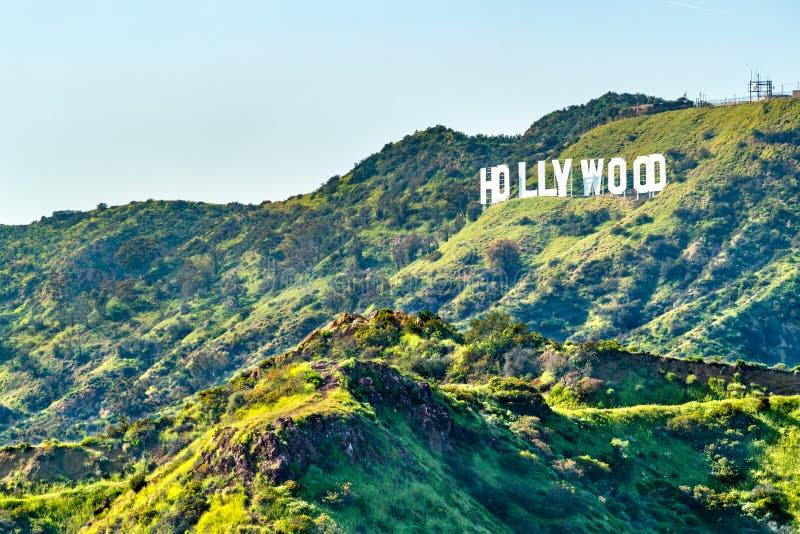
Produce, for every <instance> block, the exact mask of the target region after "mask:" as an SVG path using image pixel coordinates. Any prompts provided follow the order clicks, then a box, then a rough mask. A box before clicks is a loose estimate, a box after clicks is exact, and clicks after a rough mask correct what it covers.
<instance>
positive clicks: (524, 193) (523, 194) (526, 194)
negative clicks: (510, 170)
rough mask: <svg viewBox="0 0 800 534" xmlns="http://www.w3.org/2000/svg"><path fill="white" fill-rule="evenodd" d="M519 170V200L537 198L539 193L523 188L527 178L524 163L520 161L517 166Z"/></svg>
mask: <svg viewBox="0 0 800 534" xmlns="http://www.w3.org/2000/svg"><path fill="white" fill-rule="evenodd" d="M517 169H519V171H518V172H519V198H530V197H535V196H538V194H539V192H538V191H536V189H527V188H526V187H525V180H526V178H527V171H526V170H525V162H524V161H520V162H519V164H518V165H517Z"/></svg>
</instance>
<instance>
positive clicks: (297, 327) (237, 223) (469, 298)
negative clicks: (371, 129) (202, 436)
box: [0, 93, 800, 443]
mask: <svg viewBox="0 0 800 534" xmlns="http://www.w3.org/2000/svg"><path fill="white" fill-rule="evenodd" d="M650 104H652V106H651V107H647V105H650ZM640 105H645V107H638V108H634V107H633V106H640ZM688 105H689V103H687V102H685V101H676V102H667V101H662V100H659V99H652V98H649V97H644V96H643V95H615V94H611V93H610V94H608V95H604V96H603V97H601V98H600V99H597V100H594V101H591V102H589V103H587V104H585V105H583V106H573V107H571V108H567V109H565V110H561V111H558V112H555V113H553V114H550V115H548V116H546V117H544V118H543V119H541V120H540V121H537V122H536V123H535V124H534V125H532V127H531V128H530V129H529V130H528V132H526V133H525V134H524V135H522V136H519V137H487V136H474V137H470V136H466V135H463V134H460V133H458V132H454V131H452V130H449V129H447V128H444V127H435V128H431V129H428V130H425V131H421V132H417V133H415V134H413V135H409V136H407V137H405V138H404V139H402V140H400V141H398V142H396V143H391V144H388V145H386V146H385V147H384V148H383V149H382V150H381V151H380V152H379V153H377V154H374V155H371V156H369V157H368V158H366V159H365V160H363V161H362V162H360V163H359V164H357V165H356V166H355V167H354V169H353V170H352V171H351V172H350V173H348V174H347V175H345V176H342V177H333V178H331V179H330V180H328V181H327V182H326V183H325V184H324V185H322V186H321V187H320V188H319V189H318V190H317V191H315V192H313V193H311V194H307V195H301V196H297V197H293V198H291V199H288V200H287V201H284V202H274V203H264V204H261V205H259V206H242V205H237V204H231V205H226V206H218V205H207V204H197V203H188V202H158V201H148V202H137V203H131V204H129V205H126V206H119V207H112V208H106V207H105V206H100V207H98V209H97V210H94V211H91V212H87V213H72V212H64V213H57V214H54V215H53V216H52V217H47V218H43V219H42V220H41V221H39V222H36V223H34V224H31V225H27V226H19V227H7V226H0V443H22V442H26V441H27V442H34V443H35V442H38V441H40V440H42V439H50V438H59V439H73V440H79V439H81V438H82V437H84V436H85V435H88V434H91V433H93V432H99V431H103V430H104V429H105V427H106V425H108V424H109V423H111V424H119V423H121V422H125V421H130V420H134V419H139V418H141V417H145V416H147V415H150V414H154V413H157V412H159V411H160V410H164V409H168V408H169V407H171V406H174V405H175V404H176V403H178V402H180V401H181V400H182V399H184V398H185V397H186V396H187V395H191V394H193V393H195V392H197V391H199V390H201V389H203V388H206V387H210V386H213V385H216V384H219V383H222V382H223V381H224V380H226V379H228V378H229V377H230V376H232V375H233V373H235V372H236V371H237V370H239V369H241V368H243V367H246V366H248V365H252V364H255V363H256V362H258V361H260V360H261V359H263V358H264V357H268V356H270V355H275V354H279V353H281V352H282V351H284V350H287V349H288V348H290V347H292V346H293V345H294V344H295V343H297V342H299V341H300V340H301V339H303V337H304V336H306V335H307V334H308V333H309V332H311V331H312V330H313V329H314V328H316V327H318V326H320V325H322V324H324V323H325V322H326V321H327V320H328V318H329V317H330V316H332V315H335V314H337V313H339V312H341V311H344V310H347V311H354V312H371V311H374V310H375V309H378V308H381V307H394V308H398V309H405V310H408V311H411V312H419V311H422V310H426V309H428V310H432V311H434V312H436V313H438V314H440V315H441V316H442V317H444V318H446V319H447V320H449V321H452V322H454V323H456V324H458V325H459V326H465V325H466V323H467V322H468V321H469V319H471V318H473V317H476V316H480V315H482V314H484V313H486V312H487V311H489V310H497V311H506V312H509V313H510V314H511V315H512V316H513V317H514V318H515V319H517V320H521V321H524V322H525V323H526V324H528V325H529V326H530V327H531V328H532V329H533V330H536V331H541V332H543V333H544V334H545V335H547V336H548V337H552V338H555V339H558V340H560V341H564V340H567V339H572V340H575V341H584V340H590V339H597V338H606V339H617V340H618V341H620V342H621V343H623V344H636V345H637V346H638V347H640V348H642V349H649V350H652V351H654V352H659V353H666V354H670V355H678V356H695V357H696V356H706V357H718V358H723V359H727V360H730V361H734V360H736V359H745V360H752V361H761V362H765V363H768V364H770V365H772V364H777V363H783V364H785V365H787V366H789V367H793V366H794V365H797V364H798V363H800V359H799V358H798V356H797V354H798V352H797V348H798V337H797V336H798V334H797V328H798V317H797V309H798V306H796V298H797V297H796V295H797V294H798V293H797V290H796V287H797V286H796V272H797V271H796V268H795V258H796V254H797V244H798V243H797V235H798V220H800V219H798V217H797V207H796V204H795V202H796V198H797V194H796V189H797V161H798V160H797V156H798V154H797V149H798V144H797V135H798V134H797V132H798V121H800V101H798V100H787V101H774V102H769V103H759V104H752V105H743V106H737V107H731V108H717V109H711V108H701V109H682V110H676V111H667V112H662V111H663V110H665V109H673V108H683V107H687V106H688ZM639 113H644V115H641V116H638V115H637V114H639ZM598 124H601V126H597V125H598ZM591 128H594V129H591ZM590 129H591V130H590ZM565 147H566V148H565ZM656 151H662V152H665V153H666V154H667V157H668V161H669V166H670V167H669V169H670V176H669V178H670V185H669V186H668V188H667V190H665V191H664V192H663V193H662V194H660V195H659V196H658V197H656V198H654V199H652V200H648V201H646V202H632V201H631V200H630V199H612V198H609V197H604V198H598V199H582V198H574V199H570V200H568V201H564V200H563V199H528V200H525V201H519V200H512V201H510V202H508V203H506V204H503V205H499V206H493V207H491V208H490V209H488V210H487V211H486V212H485V213H483V212H482V210H481V207H480V206H479V204H478V203H477V199H478V190H477V176H478V169H479V168H480V167H483V166H487V165H493V164H498V163H501V162H508V163H511V164H513V163H514V162H515V161H517V160H519V159H525V160H528V161H529V162H530V158H536V157H551V156H552V157H554V156H557V155H559V153H561V156H562V157H566V156H574V157H576V158H581V157H593V156H594V157H596V156H601V155H612V154H613V155H617V154H619V155H623V156H626V157H630V156H633V155H638V154H640V153H650V152H656ZM531 163H532V162H531ZM532 167H533V165H529V168H532ZM503 240H508V241H503Z"/></svg>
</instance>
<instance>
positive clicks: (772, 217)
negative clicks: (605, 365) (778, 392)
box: [397, 99, 800, 366]
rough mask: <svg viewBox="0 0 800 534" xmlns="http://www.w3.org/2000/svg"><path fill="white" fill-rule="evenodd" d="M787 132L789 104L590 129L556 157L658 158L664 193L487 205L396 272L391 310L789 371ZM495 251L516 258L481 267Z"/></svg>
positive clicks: (794, 170) (794, 203)
mask: <svg viewBox="0 0 800 534" xmlns="http://www.w3.org/2000/svg"><path fill="white" fill-rule="evenodd" d="M798 132H800V100H798V99H791V100H786V101H772V102H769V103H757V104H749V105H741V106H734V107H727V108H699V109H690V110H683V111H677V112H669V113H662V114H657V115H653V116H647V117H640V118H633V119H627V120H621V121H617V122H613V123H610V124H607V125H605V126H601V127H599V128H596V129H594V130H592V131H590V132H588V133H586V134H585V135H583V136H582V137H581V139H580V140H579V141H578V142H576V143H574V144H572V145H570V147H569V148H567V149H566V150H565V151H564V152H563V153H562V154H561V155H560V157H561V158H567V157H571V158H576V159H580V158H586V157H597V156H600V155H607V156H608V157H610V156H617V155H619V156H622V157H624V158H626V159H628V161H631V160H632V159H633V158H634V157H636V156H637V155H642V154H650V153H654V152H660V153H664V154H666V156H667V162H668V169H669V180H670V183H669V185H668V186H667V188H666V190H665V191H663V192H662V193H660V194H659V195H658V196H657V197H654V198H650V199H643V200H641V201H632V200H631V199H622V198H612V197H608V196H606V197H601V198H582V190H581V191H580V192H578V191H577V188H578V187H579V184H578V183H577V181H578V180H576V181H575V182H576V183H575V184H574V187H575V188H576V195H581V198H577V197H576V198H573V199H569V200H568V201H565V200H563V199H556V198H535V199H516V200H511V201H509V202H507V203H504V204H500V205H495V206H492V207H491V208H490V209H489V210H488V211H487V212H486V213H485V214H484V215H483V216H482V217H481V218H480V219H479V220H478V221H477V222H475V223H473V224H470V225H467V226H466V227H465V228H464V229H463V230H462V231H461V232H460V233H458V234H457V235H455V236H453V237H452V238H451V239H450V240H449V241H448V242H447V243H446V244H444V245H442V247H440V251H441V257H438V258H436V259H435V260H433V261H431V259H428V258H426V259H421V260H418V261H417V262H415V263H414V264H412V265H410V266H408V267H406V268H405V269H404V270H402V271H401V272H400V273H399V274H398V277H397V278H398V279H400V280H403V283H406V284H409V283H410V285H411V286H412V287H415V288H416V291H415V292H414V293H412V294H409V295H407V296H406V297H405V298H401V299H400V300H399V301H398V306H400V307H404V308H410V309H422V308H425V307H427V308H430V309H435V310H438V312H439V313H440V314H441V315H442V316H443V317H445V318H447V319H449V320H453V321H463V320H464V319H466V318H468V317H470V316H473V315H474V314H476V313H481V312H483V311H485V310H495V309H497V310H505V311H509V312H510V313H512V315H514V316H515V317H516V318H518V319H520V320H522V321H525V322H526V323H528V324H530V325H532V326H533V327H534V328H535V329H536V330H539V331H541V332H543V333H545V334H546V335H549V336H553V337H556V338H559V339H575V340H586V339H596V338H619V339H622V340H624V341H625V342H626V343H631V342H635V343H637V344H639V345H640V346H641V347H642V348H649V349H651V350H656V351H659V352H665V353H667V354H670V355H676V356H706V357H722V358H724V359H728V360H731V361H733V360H736V359H745V360H755V361H761V362H765V363H769V364H777V363H783V364H786V365H789V366H794V365H797V364H798V363H800V352H798V343H799V342H800V337H798V336H800V306H798V304H800V302H799V301H798V296H799V295H800V286H799V285H798V281H800V278H799V276H800V271H799V270H798V263H797V262H798V259H800V256H798V250H799V249H798V246H799V245H800V209H799V207H798V199H799V198H800V182H798V177H799V176H800V175H799V174H798V170H799V167H798V164H799V163H800V145H799V144H798V135H799V134H798ZM576 164H577V162H576ZM530 167H531V166H530V165H529V168H530ZM580 187H581V188H582V185H580ZM498 240H508V241H510V242H511V243H506V245H507V246H509V247H510V248H511V249H512V252H513V253H514V254H516V255H517V256H518V258H517V259H516V260H515V261H514V262H511V264H509V265H504V264H502V262H499V263H498V261H495V262H494V263H492V261H491V260H492V258H491V257H490V255H487V251H489V250H490V248H491V247H492V245H493V244H496V243H498ZM507 256H508V254H507ZM512 256H513V254H512Z"/></svg>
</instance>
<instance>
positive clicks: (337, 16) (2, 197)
mask: <svg viewBox="0 0 800 534" xmlns="http://www.w3.org/2000/svg"><path fill="white" fill-rule="evenodd" d="M798 21H800V2H796V1H792V0H785V1H777V0H774V1H763V2H755V1H750V2H740V1H730V0H728V1H724V0H685V1H684V0H674V1H672V0H647V1H642V0H640V1H633V0H631V1H623V0H619V1H608V2H596V1H590V0H583V1H577V0H575V1H568V0H561V1H558V2H536V1H527V2H525V1H507V2H500V1H495V2H490V1H469V0H462V1H459V2H454V1H452V2H450V1H448V2H445V1H434V0H428V1H417V0H409V1H404V2H394V3H389V2H380V1H375V0H372V1H341V2H313V1H307V2H273V1H268V0H264V1H258V0H227V1H217V2H212V1H202V0H158V1H156V0H140V1H137V2H123V1H103V0H93V1H91V0H75V1H71V2H63V1H57V0H50V1H45V0H19V1H11V0H8V1H7V0H0V186H1V187H0V223H2V224H21V223H27V222H30V221H32V220H36V219H38V218H39V217H41V216H43V215H49V214H50V213H51V212H52V211H54V210H67V209H81V210H86V209H91V208H93V207H94V206H96V205H97V204H98V203H100V202H105V203H107V204H109V205H117V204H126V203H128V202H130V201H132V200H145V199H148V198H155V199H186V200H202V201H207V202H223V203H224V202H232V201H238V202H243V203H258V202H261V201H262V200H280V199H283V198H286V197H287V196H290V195H293V194H297V193H304V192H310V191H312V190H314V189H315V188H317V187H318V186H319V185H320V184H321V183H323V182H325V181H326V180H327V179H328V178H329V177H330V176H332V175H334V174H344V173H346V172H347V171H349V170H350V169H351V168H352V166H353V164H354V163H355V162H357V161H359V160H361V159H363V158H365V157H366V156H368V155H369V154H371V153H373V152H375V151H377V150H379V149H380V148H381V147H382V146H383V145H384V144H385V143H387V142H391V141H396V140H398V139H400V138H402V137H403V136H404V135H406V134H409V133H413V132H414V131H415V130H422V129H424V128H427V127H429V126H434V125H436V124H443V125H445V126H448V127H451V128H454V129H456V130H459V131H463V132H466V133H469V134H475V133H486V134H497V133H506V134H518V133H522V132H523V131H524V130H525V129H526V128H527V127H528V125H529V124H530V123H531V122H533V121H534V120H536V119H537V118H539V117H541V116H542V115H544V114H545V113H548V112H550V111H552V110H554V109H559V108H562V107H565V106H568V105H571V104H579V103H583V102H586V101H587V100H589V99H591V98H594V97H597V96H600V95H602V94H603V93H605V92H607V91H617V92H643V93H647V94H652V95H655V96H660V97H664V98H677V97H679V96H681V95H683V94H684V93H688V96H689V97H690V98H695V97H696V96H697V95H698V93H699V92H701V91H702V92H703V93H704V94H705V95H706V96H707V98H709V99H717V98H725V97H731V96H733V95H734V94H736V95H737V96H743V95H744V94H745V91H746V88H747V80H748V79H749V76H750V72H751V70H758V71H760V72H761V73H762V75H768V76H769V77H771V78H772V79H773V80H774V81H775V82H776V83H777V84H778V88H780V85H781V84H784V86H785V89H787V90H788V89H791V88H796V87H798V86H797V84H798V82H800V32H799V31H798V30H797V24H798Z"/></svg>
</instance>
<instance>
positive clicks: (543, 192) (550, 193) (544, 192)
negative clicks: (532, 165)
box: [538, 161, 558, 197]
mask: <svg viewBox="0 0 800 534" xmlns="http://www.w3.org/2000/svg"><path fill="white" fill-rule="evenodd" d="M546 164H547V162H546V161H540V162H539V163H538V165H539V169H538V170H539V196H540V197H555V196H558V190H557V189H556V188H555V187H551V188H548V187H547V183H546V182H545V165H546Z"/></svg>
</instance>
